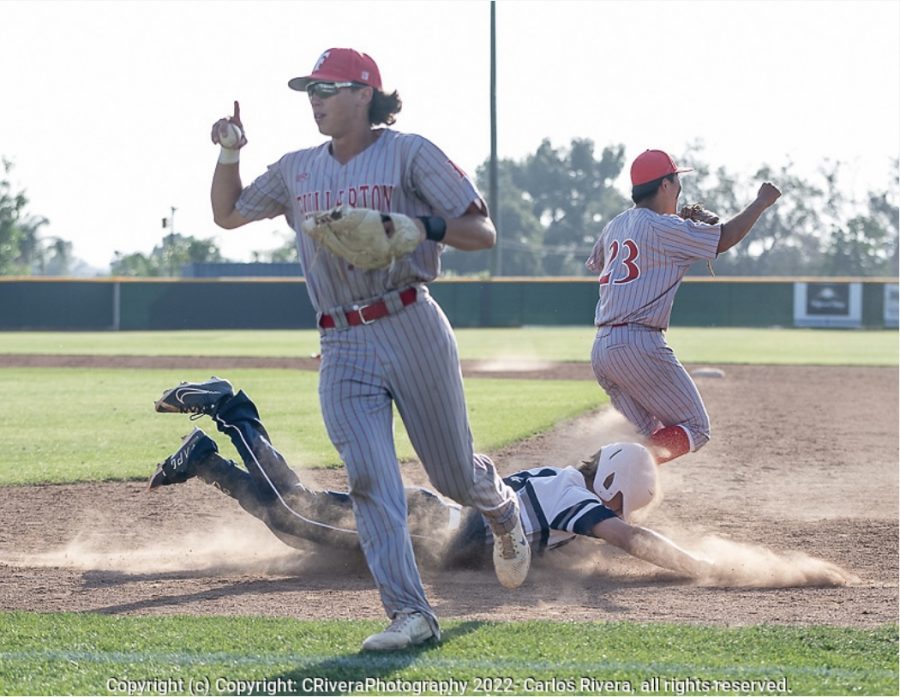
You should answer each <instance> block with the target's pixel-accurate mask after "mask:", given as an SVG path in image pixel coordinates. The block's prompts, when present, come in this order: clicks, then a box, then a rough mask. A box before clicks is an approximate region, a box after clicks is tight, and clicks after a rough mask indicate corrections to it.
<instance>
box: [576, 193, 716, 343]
mask: <svg viewBox="0 0 900 697" xmlns="http://www.w3.org/2000/svg"><path fill="white" fill-rule="evenodd" d="M721 234H722V226H721V225H707V224H706V223H698V222H694V221H693V220H683V219H682V218H681V217H679V216H677V215H660V214H659V213H655V212H654V211H652V210H650V209H649V208H630V209H628V210H627V211H624V212H623V213H620V214H619V215H617V216H616V217H615V218H613V219H612V220H611V221H609V223H607V225H606V227H605V228H604V229H603V232H602V233H601V234H600V237H599V238H598V239H597V242H596V243H595V244H594V249H593V251H592V252H591V256H590V257H589V258H588V260H587V267H588V268H589V269H590V270H591V271H594V272H596V273H599V274H600V277H599V279H598V280H599V282H600V300H599V301H598V302H597V309H596V312H595V313H594V324H595V325H597V326H598V327H602V326H605V325H610V324H641V325H645V326H647V327H654V328H657V329H666V328H668V326H669V318H670V316H671V314H672V304H673V303H674V301H675V292H676V291H677V290H678V286H679V285H680V284H681V281H682V279H683V278H684V274H685V273H687V270H688V269H689V268H690V266H691V264H693V263H694V262H695V261H699V260H711V259H715V258H716V248H717V247H718V246H719V236H720V235H721Z"/></svg>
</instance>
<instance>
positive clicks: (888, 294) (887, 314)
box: [884, 283, 900, 329]
mask: <svg viewBox="0 0 900 697" xmlns="http://www.w3.org/2000/svg"><path fill="white" fill-rule="evenodd" d="M897 288H900V285H898V284H896V283H886V284H885V285H884V326H885V327H892V328H893V329H896V328H897Z"/></svg>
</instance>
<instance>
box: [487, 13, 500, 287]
mask: <svg viewBox="0 0 900 697" xmlns="http://www.w3.org/2000/svg"><path fill="white" fill-rule="evenodd" d="M498 189H499V187H498V184H497V3H496V1H495V0H491V159H490V162H489V163H488V201H489V205H490V207H491V216H492V217H493V219H494V227H495V228H496V229H497V242H496V244H495V245H494V249H493V250H492V253H491V276H499V275H500V271H501V269H502V263H501V259H500V194H499V192H498Z"/></svg>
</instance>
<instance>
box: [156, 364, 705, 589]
mask: <svg viewBox="0 0 900 697" xmlns="http://www.w3.org/2000/svg"><path fill="white" fill-rule="evenodd" d="M186 407H187V408H188V410H191V411H194V412H195V413H198V414H207V415H208V416H210V417H211V418H212V419H213V421H214V422H215V424H216V427H217V428H218V430H219V431H220V432H221V433H224V434H225V435H227V436H228V437H229V438H230V440H231V443H232V444H233V445H234V447H235V449H236V450H237V451H238V453H240V456H241V460H242V462H243V465H244V468H241V467H240V466H238V465H236V464H235V463H234V462H232V461H230V460H226V459H225V458H224V457H222V456H221V455H220V454H219V449H218V445H217V444H216V442H215V441H214V440H213V439H212V438H210V437H209V436H208V435H206V434H205V433H204V432H203V431H202V430H201V429H200V428H195V429H194V430H193V431H192V432H191V433H190V434H188V435H187V436H186V437H185V438H184V441H183V442H182V444H181V446H180V447H179V448H178V449H177V450H176V451H175V452H174V453H173V454H172V455H170V456H169V457H167V458H166V459H165V460H164V461H163V462H161V463H160V464H159V465H158V466H157V468H156V471H155V472H154V473H153V475H152V476H151V477H150V482H149V486H148V488H149V490H151V491H152V490H154V489H157V488H158V487H161V486H169V485H173V484H180V483H182V482H185V481H187V480H188V479H191V478H193V477H198V478H200V479H201V480H203V481H204V482H206V483H207V484H211V485H213V486H215V487H216V488H217V489H219V490H220V491H222V492H224V493H226V494H228V495H229V496H231V497H232V498H234V499H235V500H236V501H237V502H238V503H239V504H240V506H241V507H242V508H243V509H244V510H245V511H247V512H248V513H250V514H251V515H253V516H254V517H256V518H258V519H259V520H261V521H262V522H263V523H265V524H266V526H268V528H269V529H270V530H271V531H272V533H273V534H274V535H275V536H276V537H278V539H279V540H281V541H282V542H284V543H285V544H287V545H290V546H292V547H297V548H300V549H309V543H310V542H313V543H315V544H319V545H323V546H326V547H327V548H328V549H331V550H334V549H342V550H347V551H348V552H352V553H358V552H360V541H359V536H358V535H357V533H356V530H355V523H354V521H353V512H352V509H351V502H350V496H348V495H347V494H346V493H344V492H337V491H316V490H314V489H310V488H308V487H306V486H304V485H303V483H302V482H301V480H300V477H299V476H298V475H297V473H296V472H295V471H294V470H293V469H292V468H291V467H290V466H289V465H288V464H287V462H286V461H285V459H284V457H283V456H282V455H281V454H280V453H279V452H278V450H277V449H276V448H275V446H274V445H273V444H272V442H271V439H270V437H269V434H268V432H267V431H266V429H265V427H264V426H263V424H262V420H261V418H260V415H259V411H258V409H257V407H256V405H255V404H254V403H253V402H252V401H251V399H250V397H249V396H248V395H247V394H246V393H245V392H244V391H243V390H240V391H238V392H237V393H236V394H235V393H234V391H233V388H232V386H231V383H230V382H229V381H227V380H223V379H220V378H213V379H212V380H209V381H207V382H203V383H182V384H181V385H178V386H177V387H174V388H172V389H171V390H167V391H166V392H165V393H164V394H163V396H162V397H161V398H160V400H159V401H158V402H157V403H156V408H157V410H158V411H162V412H167V411H168V412H177V411H183V410H185V408H186ZM504 482H506V484H507V485H509V486H510V487H511V488H512V489H513V490H514V491H515V492H516V496H517V497H518V500H519V515H520V518H521V522H522V526H523V528H524V530H525V534H526V536H527V537H528V538H529V541H530V544H531V545H532V546H533V547H534V548H535V550H536V551H538V552H543V551H544V550H548V549H555V548H557V547H560V546H562V545H564V544H566V543H567V542H571V541H572V540H573V539H574V538H575V537H576V536H578V535H583V536H586V537H593V538H598V539H602V540H606V541H607V542H609V543H611V544H614V545H616V546H617V547H620V548H622V549H624V550H625V551H627V552H629V553H630V554H633V555H634V556H636V557H638V558H640V559H643V560H645V561H649V562H651V563H653V564H656V565H657V566H662V567H664V568H667V569H671V570H674V571H678V572H680V573H684V574H687V575H689V576H702V575H708V574H710V573H713V572H714V568H713V566H712V565H711V564H710V562H708V561H707V560H704V559H701V558H698V557H696V556H695V555H693V554H691V553H689V552H687V551H685V550H683V549H682V548H680V547H679V546H678V545H676V544H675V543H674V542H672V541H671V540H669V539H667V538H666V537H664V536H662V535H660V534H658V533H656V532H654V531H652V530H649V529H647V528H643V527H640V526H638V525H635V524H634V514H635V513H636V512H637V511H638V510H640V509H642V508H644V507H646V506H648V505H649V504H650V503H651V502H652V501H653V500H654V497H655V496H656V495H657V494H658V492H659V487H658V483H657V468H656V464H655V463H654V461H653V458H652V457H651V455H650V452H649V451H648V450H647V449H646V448H645V447H643V446H642V445H639V444H637V443H609V444H607V445H604V446H603V447H602V448H601V449H600V450H599V451H598V452H596V453H594V454H593V455H591V456H590V457H589V458H587V459H586V460H584V461H583V462H582V463H581V464H580V465H579V466H578V467H577V468H575V467H562V468H561V467H535V468H532V469H527V470H523V471H520V472H516V473H515V474H512V475H510V476H508V477H506V478H504ZM405 494H406V498H407V510H408V517H409V523H408V524H409V529H410V531H411V537H412V541H413V544H414V545H415V546H416V550H417V553H419V552H421V554H420V559H421V561H422V562H423V563H427V564H430V565H432V566H434V567H435V568H437V569H450V568H458V567H467V568H469V567H477V566H480V565H482V564H483V563H484V562H485V561H486V559H485V557H486V556H488V555H486V554H485V551H486V550H489V549H490V544H491V541H492V535H491V530H490V525H489V524H488V521H487V519H486V518H485V517H484V515H483V514H482V513H480V512H479V511H477V510H475V509H471V508H461V507H460V506H459V504H456V503H454V502H452V501H448V500H447V499H444V498H442V497H440V496H438V495H437V494H435V493H434V492H431V491H429V490H427V489H423V488H419V487H407V488H406V491H405Z"/></svg>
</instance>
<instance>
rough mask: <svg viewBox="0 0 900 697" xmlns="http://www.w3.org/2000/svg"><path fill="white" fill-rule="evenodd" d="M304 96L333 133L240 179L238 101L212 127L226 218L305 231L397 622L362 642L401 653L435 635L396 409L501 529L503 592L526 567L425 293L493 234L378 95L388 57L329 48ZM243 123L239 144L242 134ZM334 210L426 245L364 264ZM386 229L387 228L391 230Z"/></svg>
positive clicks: (447, 334) (424, 449)
mask: <svg viewBox="0 0 900 697" xmlns="http://www.w3.org/2000/svg"><path fill="white" fill-rule="evenodd" d="M288 84H289V86H290V87H291V88H292V89H295V90H299V91H301V92H306V93H307V94H308V96H309V104H310V106H311V108H312V116H313V118H314V119H315V122H316V124H317V126H318V128H319V131H320V133H322V134H323V135H325V136H329V140H328V141H326V142H325V143H323V144H321V145H319V146H317V147H311V148H306V149H302V150H298V151H295V152H291V153H288V154H287V155H285V156H283V157H282V158H281V159H280V160H278V161H277V162H276V163H274V164H273V165H271V166H270V167H269V168H268V170H267V171H266V172H265V173H263V174H262V175H261V176H259V177H258V178H257V179H256V180H254V181H253V182H252V183H251V184H250V185H249V186H246V187H245V186H244V185H243V184H242V181H241V176H240V173H239V152H240V148H241V147H243V145H245V144H246V142H247V141H246V137H244V136H243V124H242V123H241V119H240V111H239V105H238V103H237V102H235V110H234V114H233V116H232V117H230V118H228V119H220V120H219V121H217V122H216V123H215V124H214V125H213V129H212V139H213V141H214V142H216V143H219V144H220V145H222V149H221V152H220V156H219V162H218V164H217V165H216V169H215V173H214V175H213V182H212V192H211V198H212V208H213V215H214V219H215V221H216V223H217V224H218V225H220V226H221V227H224V228H227V229H232V228H237V227H240V226H242V225H246V224H247V223H249V222H251V221H254V220H261V219H265V218H273V217H276V216H280V215H284V216H285V218H286V219H287V221H288V222H289V224H290V225H291V226H292V227H293V228H294V230H295V231H296V233H297V246H298V249H299V253H300V262H301V264H302V266H303V272H304V276H305V279H306V288H307V291H308V293H309V297H310V300H311V301H312V304H313V307H314V308H315V309H316V311H317V313H318V325H319V327H320V329H321V355H322V362H321V370H320V377H319V396H320V403H321V407H322V413H323V417H324V419H325V425H326V428H327V430H328V434H329V436H330V438H331V440H332V442H333V443H334V445H335V447H336V448H337V450H338V452H339V453H340V456H341V459H342V460H343V462H344V463H345V465H346V468H347V475H348V479H349V488H350V491H349V494H350V498H351V500H352V503H353V510H354V512H355V514H356V524H357V527H358V529H359V536H360V539H361V541H362V547H363V550H364V552H365V556H366V561H367V563H368V566H369V569H370V571H371V572H372V575H373V577H374V579H375V583H376V585H377V587H378V589H379V591H380V593H381V599H382V602H383V604H384V608H385V610H386V612H387V614H388V616H389V617H390V618H392V620H393V622H392V624H391V626H390V627H389V628H388V629H387V631H385V632H381V633H379V634H376V635H373V636H372V637H369V639H367V640H366V642H365V644H364V648H366V649H375V650H389V649H394V648H402V647H404V646H407V645H410V644H416V643H421V642H423V641H426V640H428V639H431V638H435V639H439V637H440V631H439V628H438V623H437V620H436V618H435V615H434V612H433V611H432V609H431V607H430V606H429V604H428V602H427V600H426V598H425V593H424V590H423V588H422V583H421V580H420V578H419V572H418V569H417V567H416V561H415V558H414V555H413V548H412V545H411V542H410V538H409V534H408V531H407V527H406V519H407V515H406V501H405V498H404V492H403V482H402V481H401V478H400V470H399V467H398V464H397V458H396V454H395V452H394V441H393V432H392V406H393V405H396V407H397V411H398V413H399V415H400V417H401V418H402V420H403V423H404V425H405V426H406V430H407V432H408V434H409V437H410V440H411V441H412V444H413V447H414V448H415V450H416V453H417V454H418V456H419V459H420V460H421V462H422V464H423V466H424V468H425V470H426V471H427V473H428V477H429V479H430V480H431V482H432V483H433V484H434V486H435V488H437V490H438V491H440V492H441V493H442V494H443V495H445V496H448V497H450V498H452V499H454V500H455V501H458V502H459V503H461V504H464V505H467V506H472V507H474V508H476V509H478V510H479V511H481V512H482V513H483V514H484V515H485V517H486V518H487V519H488V520H489V521H490V524H491V528H492V530H493V532H494V535H495V545H494V566H495V570H496V573H497V577H498V578H499V580H500V582H501V583H502V584H503V585H504V586H507V587H515V586H518V585H519V584H521V583H522V582H523V581H524V580H525V577H526V575H527V573H528V565H529V562H530V554H531V553H530V548H529V546H528V544H527V540H526V539H525V536H524V532H523V530H522V527H521V523H520V520H519V516H518V511H517V498H516V496H515V493H514V492H513V491H512V490H511V489H510V488H509V486H507V485H506V484H504V483H503V481H502V480H501V479H500V477H499V475H498V474H497V472H496V470H495V468H494V465H493V463H492V462H491V460H490V459H489V458H488V457H486V456H484V455H479V454H476V453H474V452H473V445H472V435H471V432H470V430H469V423H468V417H467V413H466V403H465V398H464V395H463V387H462V377H461V373H460V367H459V358H458V354H457V347H456V340H455V337H454V335H453V331H452V329H451V327H450V324H449V322H448V321H447V319H446V317H445V316H444V314H443V312H442V311H441V309H440V307H439V306H438V305H437V303H436V302H435V301H434V300H433V298H432V297H431V295H430V294H429V292H428V287H427V285H426V284H427V283H428V282H429V281H431V280H433V279H434V278H435V277H436V276H437V275H438V273H439V271H440V255H441V251H442V249H443V247H444V246H445V245H451V246H453V247H456V248H458V249H462V250H478V249H484V248H489V247H491V246H493V244H494V241H495V236H496V233H495V230H494V227H493V224H492V222H491V220H490V218H489V217H488V213H487V207H486V205H485V203H484V200H483V199H482V197H481V195H480V193H479V192H478V190H477V189H476V188H475V185H474V183H473V182H472V181H471V179H470V178H469V177H468V176H467V175H466V174H465V173H463V172H462V171H461V170H460V169H459V168H458V167H456V166H455V165H454V164H453V162H451V161H450V159H449V158H448V157H447V156H446V155H445V154H444V153H443V152H442V151H441V150H440V149H439V148H438V147H437V146H435V145H434V144H433V143H431V142H430V141H428V140H427V139H425V138H423V137H421V136H419V135H412V134H404V133H400V132H398V131H395V130H393V129H390V128H375V126H377V125H379V124H386V125H387V126H390V125H391V124H393V123H394V120H395V116H396V114H397V113H398V112H399V111H400V107H401V102H400V98H399V95H398V94H397V92H393V93H391V94H387V93H385V92H384V91H383V90H382V83H381V76H380V73H379V70H378V67H377V65H376V64H375V62H374V61H373V60H372V58H371V57H369V56H368V55H366V54H364V53H360V52H358V51H355V50H352V49H346V48H332V49H329V50H327V51H325V52H324V53H323V54H322V55H321V56H320V58H319V59H318V61H317V62H316V64H315V66H314V68H313V70H312V72H311V73H310V74H309V75H306V76H303V77H297V78H294V79H292V80H290V81H289V83H288ZM233 126H237V127H239V128H240V129H241V130H239V131H238V133H240V134H241V137H240V139H238V140H237V141H236V142H235V138H234V137H233V133H234V128H233ZM338 205H344V206H350V207H355V208H369V209H375V210H377V211H381V212H382V213H385V214H389V215H390V216H393V217H394V218H397V216H402V215H405V216H408V217H409V218H411V219H413V220H414V222H415V225H416V227H417V228H418V229H419V230H420V232H421V237H422V239H423V241H422V242H421V244H419V246H418V247H417V248H415V249H414V250H413V252H412V253H410V254H407V255H406V256H404V257H402V258H398V259H396V260H395V261H394V262H393V263H392V264H391V265H390V266H388V267H386V268H381V269H374V270H362V269H360V268H355V267H354V266H353V265H351V264H348V263H347V261H346V260H344V259H342V258H341V257H339V256H336V255H335V254H332V253H331V252H330V251H329V250H328V249H326V248H325V247H324V246H321V245H319V244H317V243H316V241H315V240H313V239H312V238H311V237H310V236H309V235H307V234H306V233H304V231H303V227H302V224H303V221H304V219H306V218H309V217H314V216H315V215H316V214H317V213H318V212H320V211H324V210H327V209H330V208H333V207H335V206H338ZM386 227H387V226H386Z"/></svg>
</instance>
